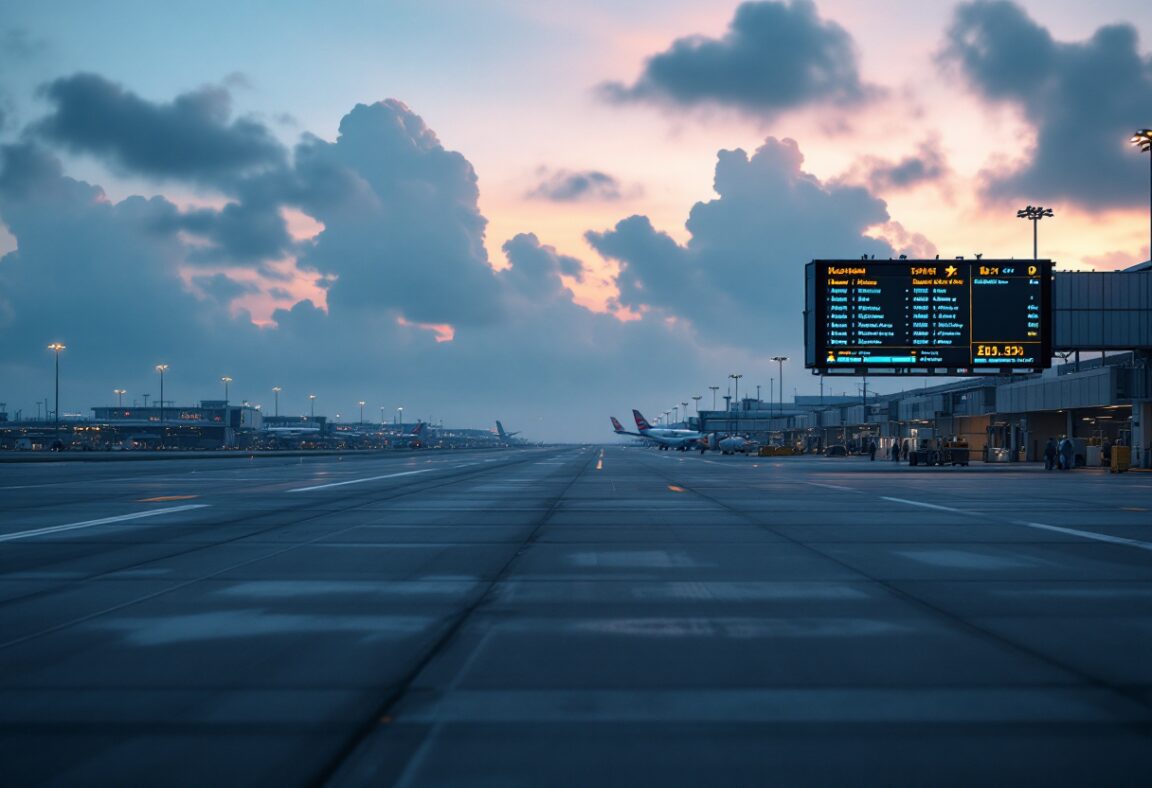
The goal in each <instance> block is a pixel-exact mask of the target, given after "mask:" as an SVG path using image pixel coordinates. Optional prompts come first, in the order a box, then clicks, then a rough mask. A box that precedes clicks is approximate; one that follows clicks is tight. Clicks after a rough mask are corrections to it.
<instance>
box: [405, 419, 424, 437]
mask: <svg viewBox="0 0 1152 788" xmlns="http://www.w3.org/2000/svg"><path fill="white" fill-rule="evenodd" d="M408 434H409V435H423V434H424V422H422V421H419V422H416V426H415V427H413V428H412V431H411V432H409V433H408Z"/></svg>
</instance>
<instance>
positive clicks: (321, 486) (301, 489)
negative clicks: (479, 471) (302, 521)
mask: <svg viewBox="0 0 1152 788" xmlns="http://www.w3.org/2000/svg"><path fill="white" fill-rule="evenodd" d="M438 470H440V469H439V468H422V469H420V470H418V471H403V472H402V473H386V474H384V475H383V476H369V477H368V478H367V479H349V480H348V481H346V482H332V483H331V484H317V485H314V486H312V487H296V488H295V489H292V490H288V491H287V492H290V493H297V492H310V491H312V490H325V489H327V488H329V487H343V486H345V485H347V484H363V483H364V482H375V481H379V480H380V479H395V478H396V477H398V476H415V475H416V474H418V473H430V472H432V471H438Z"/></svg>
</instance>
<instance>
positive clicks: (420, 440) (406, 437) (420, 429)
mask: <svg viewBox="0 0 1152 788" xmlns="http://www.w3.org/2000/svg"><path fill="white" fill-rule="evenodd" d="M426 426H428V425H427V424H425V423H424V422H422V421H418V422H416V426H415V427H413V428H412V429H410V430H408V432H405V433H404V434H402V435H400V436H398V437H397V438H396V443H395V445H397V446H404V445H407V447H408V448H409V449H420V448H423V446H424V428H425V427H426ZM404 441H407V443H406V444H405V443H404Z"/></svg>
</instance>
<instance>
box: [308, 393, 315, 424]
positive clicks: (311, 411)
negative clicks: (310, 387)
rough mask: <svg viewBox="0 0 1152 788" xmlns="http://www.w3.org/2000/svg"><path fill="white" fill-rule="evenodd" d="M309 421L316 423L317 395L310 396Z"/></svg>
mask: <svg viewBox="0 0 1152 788" xmlns="http://www.w3.org/2000/svg"><path fill="white" fill-rule="evenodd" d="M308 420H309V421H315V420H316V395H315V394H309V395H308Z"/></svg>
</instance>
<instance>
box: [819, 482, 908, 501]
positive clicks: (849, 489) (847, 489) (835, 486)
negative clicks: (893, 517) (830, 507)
mask: <svg viewBox="0 0 1152 788" xmlns="http://www.w3.org/2000/svg"><path fill="white" fill-rule="evenodd" d="M804 483H805V484H810V485H812V486H813V487H827V488H828V489H829V490H843V491H844V492H860V491H859V490H856V489H853V488H852V487H843V486H841V485H839V484H821V483H820V482H804ZM888 500H890V501H895V500H898V499H896V498H889V499H888ZM904 503H912V501H905V502H904Z"/></svg>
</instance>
